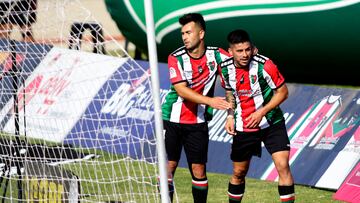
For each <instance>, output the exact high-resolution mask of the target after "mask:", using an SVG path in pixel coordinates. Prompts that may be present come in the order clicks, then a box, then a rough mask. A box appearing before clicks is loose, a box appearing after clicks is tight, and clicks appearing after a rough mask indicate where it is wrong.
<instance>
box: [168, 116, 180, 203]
mask: <svg viewBox="0 0 360 203" xmlns="http://www.w3.org/2000/svg"><path fill="white" fill-rule="evenodd" d="M164 129H165V149H166V154H167V158H168V163H167V171H168V186H169V196H170V200H171V202H172V200H173V196H174V180H173V177H174V175H175V171H176V168H177V166H178V163H179V160H180V155H181V149H182V142H183V141H182V136H181V132H182V131H181V127H180V124H178V123H172V122H169V121H164Z"/></svg>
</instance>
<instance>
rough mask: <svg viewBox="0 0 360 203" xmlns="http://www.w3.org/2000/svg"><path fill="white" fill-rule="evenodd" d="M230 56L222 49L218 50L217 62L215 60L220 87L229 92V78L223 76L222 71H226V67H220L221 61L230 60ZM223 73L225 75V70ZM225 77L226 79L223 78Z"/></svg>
mask: <svg viewBox="0 0 360 203" xmlns="http://www.w3.org/2000/svg"><path fill="white" fill-rule="evenodd" d="M230 57H231V55H230V54H229V53H228V52H227V51H225V50H224V49H222V48H219V57H218V60H217V69H218V73H219V76H220V82H221V86H222V87H223V88H224V89H227V90H231V87H230V85H229V81H228V79H229V77H228V75H227V74H225V75H224V74H223V70H222V69H226V67H221V63H222V62H223V61H225V60H226V59H228V58H230ZM224 71H225V72H224V73H227V71H226V70H224ZM225 76H226V78H225Z"/></svg>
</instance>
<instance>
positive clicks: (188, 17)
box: [179, 13, 206, 31]
mask: <svg viewBox="0 0 360 203" xmlns="http://www.w3.org/2000/svg"><path fill="white" fill-rule="evenodd" d="M190 22H194V23H196V24H197V25H199V26H200V27H201V29H203V30H204V31H206V25H205V20H204V18H203V16H202V15H201V14H200V13H188V14H185V15H183V16H181V17H180V18H179V23H180V25H182V26H184V25H186V24H188V23H190Z"/></svg>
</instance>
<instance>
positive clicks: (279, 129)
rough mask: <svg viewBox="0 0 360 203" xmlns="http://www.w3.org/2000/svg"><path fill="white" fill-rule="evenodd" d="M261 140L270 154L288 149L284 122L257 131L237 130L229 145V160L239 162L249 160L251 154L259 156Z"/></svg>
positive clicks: (288, 143) (288, 144) (288, 142)
mask: <svg viewBox="0 0 360 203" xmlns="http://www.w3.org/2000/svg"><path fill="white" fill-rule="evenodd" d="M261 142H263V143H264V145H265V147H266V149H267V151H268V152H269V153H270V154H273V153H275V152H279V151H289V150H290V141H289V137H288V134H287V130H286V126H285V122H284V121H282V122H280V123H276V124H274V125H273V126H270V127H268V128H265V129H262V130H260V131H257V132H237V133H236V135H235V136H234V138H233V144H232V146H231V155H230V157H231V160H232V161H234V162H241V161H245V160H250V159H251V157H252V156H258V157H261Z"/></svg>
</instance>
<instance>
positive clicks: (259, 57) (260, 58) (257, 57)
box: [253, 54, 270, 64]
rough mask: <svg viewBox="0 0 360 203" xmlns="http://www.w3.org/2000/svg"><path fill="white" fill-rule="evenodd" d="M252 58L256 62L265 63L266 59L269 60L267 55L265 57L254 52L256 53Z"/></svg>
mask: <svg viewBox="0 0 360 203" xmlns="http://www.w3.org/2000/svg"><path fill="white" fill-rule="evenodd" d="M253 60H254V61H256V62H258V63H262V64H265V63H266V61H269V60H270V59H269V58H268V57H266V56H263V55H260V54H256V55H254V56H253Z"/></svg>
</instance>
